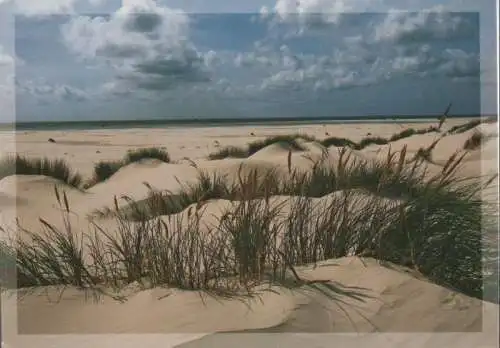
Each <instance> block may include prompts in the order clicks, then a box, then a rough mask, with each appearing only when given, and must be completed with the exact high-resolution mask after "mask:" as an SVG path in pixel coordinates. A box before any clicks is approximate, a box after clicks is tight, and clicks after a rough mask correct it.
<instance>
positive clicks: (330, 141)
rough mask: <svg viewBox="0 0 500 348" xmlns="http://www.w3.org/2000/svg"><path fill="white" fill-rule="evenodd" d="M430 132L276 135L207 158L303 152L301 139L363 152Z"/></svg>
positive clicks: (230, 148)
mask: <svg viewBox="0 0 500 348" xmlns="http://www.w3.org/2000/svg"><path fill="white" fill-rule="evenodd" d="M432 132H439V129H438V128H437V127H434V126H431V127H428V128H423V129H414V128H409V129H405V130H403V131H401V132H400V133H397V134H394V135H393V136H391V137H390V138H389V139H386V138H382V137H373V136H369V137H366V138H363V139H361V141H359V142H355V141H352V140H350V139H347V138H342V137H336V136H331V137H328V138H325V139H322V140H319V139H317V138H315V137H314V136H310V135H307V134H288V135H277V136H273V137H268V138H266V139H263V140H256V141H253V142H251V143H249V144H248V145H247V147H246V148H244V147H236V146H227V147H224V148H222V149H220V150H218V151H215V152H213V153H211V154H209V156H208V158H209V159H210V160H218V159H224V158H247V157H250V156H251V155H253V154H255V153H256V152H258V151H260V150H262V149H263V148H265V147H266V146H269V145H272V144H275V143H283V144H287V145H289V146H290V148H291V149H292V150H294V151H305V150H307V149H306V148H305V147H304V146H303V145H302V144H300V143H299V142H298V140H299V139H303V140H305V141H309V142H317V143H319V144H321V145H322V146H324V147H330V146H335V147H349V148H351V149H354V150H363V149H364V148H366V147H367V146H370V145H387V144H389V143H391V142H393V141H397V140H401V139H404V138H408V137H411V136H413V135H420V134H427V133H432Z"/></svg>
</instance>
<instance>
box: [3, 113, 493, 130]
mask: <svg viewBox="0 0 500 348" xmlns="http://www.w3.org/2000/svg"><path fill="white" fill-rule="evenodd" d="M440 117H441V115H424V116H417V115H408V116H380V115H377V116H372V115H369V116H354V117H353V116H349V117H339V116H336V117H331V118H326V117H303V118H297V117H293V118H292V117H276V118H246V119H242V118H218V119H215V118H214V119H209V118H183V119H179V118H177V119H150V120H139V119H138V120H92V121H47V122H16V123H15V124H12V123H9V124H8V123H3V124H1V123H0V130H14V129H15V130H17V131H27V130H95V129H130V128H179V127H238V126H242V125H255V126H265V125H269V126H283V125H303V124H348V123H408V122H412V123H428V122H429V121H431V122H432V121H435V120H437V119H439V118H440ZM479 117H484V116H477V115H460V116H448V118H450V119H452V118H467V119H472V118H479Z"/></svg>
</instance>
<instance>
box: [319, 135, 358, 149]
mask: <svg viewBox="0 0 500 348" xmlns="http://www.w3.org/2000/svg"><path fill="white" fill-rule="evenodd" d="M320 143H321V145H323V146H324V147H330V146H335V147H351V148H353V149H354V148H357V144H356V143H355V142H354V141H352V140H349V139H346V138H338V137H328V138H326V139H323V140H322V141H321V142H320Z"/></svg>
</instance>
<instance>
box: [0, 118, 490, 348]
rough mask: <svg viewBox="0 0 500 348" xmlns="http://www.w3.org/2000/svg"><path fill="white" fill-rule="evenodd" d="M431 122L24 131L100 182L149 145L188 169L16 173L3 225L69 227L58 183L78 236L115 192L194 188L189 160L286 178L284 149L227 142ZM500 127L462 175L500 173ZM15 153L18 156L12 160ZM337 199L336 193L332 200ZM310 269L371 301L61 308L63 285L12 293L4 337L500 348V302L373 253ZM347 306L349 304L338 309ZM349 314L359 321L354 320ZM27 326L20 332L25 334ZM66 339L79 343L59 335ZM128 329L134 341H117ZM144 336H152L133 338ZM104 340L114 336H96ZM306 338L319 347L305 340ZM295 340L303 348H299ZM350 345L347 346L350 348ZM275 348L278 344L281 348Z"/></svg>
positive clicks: (179, 297)
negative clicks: (245, 336) (86, 181)
mask: <svg viewBox="0 0 500 348" xmlns="http://www.w3.org/2000/svg"><path fill="white" fill-rule="evenodd" d="M465 122H466V121H464V120H451V121H449V122H447V124H446V125H445V127H451V126H453V125H455V124H461V123H465ZM429 125H430V124H404V125H398V124H352V125H326V126H323V125H301V126H286V127H285V126H284V127H256V126H246V127H211V128H177V129H141V130H92V131H50V132H48V131H29V132H19V133H18V134H17V137H16V144H15V145H16V147H17V148H16V151H17V153H20V154H25V155H28V156H33V157H37V156H48V157H51V158H64V159H66V160H67V161H68V162H69V164H70V165H71V166H72V167H73V168H75V169H77V170H78V171H79V172H81V173H83V174H84V175H85V177H86V178H90V177H91V174H92V171H93V165H94V163H96V162H98V161H101V160H116V159H120V158H121V157H122V156H123V155H124V154H125V153H126V151H127V150H128V149H133V148H137V147H150V146H159V147H161V146H164V147H166V149H167V150H168V152H169V153H170V155H171V157H172V159H173V160H174V161H176V163H173V164H165V163H161V162H158V161H152V160H145V161H142V162H140V163H135V164H132V165H129V166H127V167H124V168H122V169H121V170H120V171H119V172H117V173H116V174H115V175H113V176H112V177H111V178H110V179H109V180H107V181H105V182H103V183H100V184H97V185H95V186H93V187H91V188H90V189H88V190H86V191H83V192H82V191H78V190H76V189H73V188H70V187H67V186H64V185H62V186H61V184H60V183H59V182H57V180H54V179H51V178H47V177H42V176H22V175H18V176H10V177H6V178H4V179H1V180H0V209H1V213H0V223H2V226H7V227H8V226H11V227H12V226H13V225H12V224H13V223H14V221H15V218H16V217H18V218H19V219H20V221H21V223H22V224H23V226H25V227H27V228H29V229H31V230H36V229H37V228H38V227H39V226H40V224H39V221H38V218H39V217H43V218H44V219H46V220H47V221H50V222H51V223H53V224H54V225H56V226H61V218H60V216H61V212H60V211H59V209H58V207H57V204H56V201H55V198H54V185H56V184H57V185H59V187H64V190H65V192H66V193H67V195H68V198H69V201H70V206H71V209H72V211H73V212H74V213H75V214H74V215H73V216H72V222H73V223H74V224H75V226H77V229H76V230H80V231H81V230H85V229H87V228H88V227H89V223H88V222H87V221H86V219H85V217H86V216H87V215H88V214H91V213H92V212H94V210H95V209H98V208H103V207H110V206H111V205H112V204H113V201H114V197H115V196H118V197H119V196H121V195H126V196H130V197H132V198H134V199H135V200H141V199H145V198H147V195H148V188H147V187H146V186H145V185H144V184H143V183H144V182H146V183H148V184H150V185H151V186H153V187H154V188H157V189H159V190H168V191H170V192H172V193H173V194H175V193H176V192H178V191H179V190H180V189H181V188H182V185H183V184H189V183H193V182H195V181H196V179H197V175H198V171H197V169H196V168H194V167H193V166H192V165H191V164H190V163H189V162H188V161H185V160H184V161H183V160H182V159H183V158H185V157H188V158H190V159H191V160H193V161H194V162H196V165H197V167H198V168H199V169H202V170H205V171H207V172H213V171H218V172H221V173H225V174H229V175H230V176H232V178H233V179H234V180H237V176H238V169H239V167H240V165H241V163H242V162H243V163H245V167H243V170H244V172H246V173H248V172H249V171H250V170H251V169H259V170H263V169H266V168H273V167H275V166H278V170H280V171H282V173H283V175H286V172H287V150H286V149H284V148H283V147H280V146H278V145H272V146H269V147H268V148H265V149H263V150H261V151H259V152H258V153H256V154H254V155H253V156H251V157H250V158H249V159H247V160H239V159H224V160H218V161H208V160H206V156H207V155H208V154H209V153H210V152H212V151H214V150H216V149H217V147H223V146H226V145H235V146H241V145H244V144H246V143H248V142H250V141H252V140H255V139H258V138H264V137H267V136H269V135H276V134H289V133H296V132H300V133H305V134H309V135H313V136H316V137H318V138H325V137H327V136H326V135H325V134H326V132H328V133H329V135H330V136H339V137H346V138H349V139H352V140H355V141H359V140H360V139H361V138H363V137H365V136H366V135H367V134H368V133H371V135H372V136H382V137H390V136H391V135H392V134H394V133H397V132H400V131H401V130H403V129H405V128H409V127H413V128H426V127H428V126H429ZM496 126H497V125H496V124H489V125H481V126H480V127H478V128H480V129H481V130H482V131H484V132H487V133H488V134H492V135H493V136H495V137H494V138H492V139H490V140H489V141H488V142H487V143H486V144H484V145H483V146H482V150H475V151H473V152H471V153H470V154H469V155H468V156H467V157H466V159H465V162H464V164H463V166H462V168H461V169H460V171H459V175H463V176H464V177H465V176H471V175H473V176H477V175H479V174H481V173H483V174H492V173H497V170H498V169H497V168H498V167H497V165H496V163H497V158H498V157H496V156H497V153H498V152H497V151H498V149H497V143H498V132H497V131H496ZM251 132H254V133H255V134H256V136H251V135H250V133H251ZM472 132H473V131H468V132H466V133H463V134H458V135H451V136H447V137H444V138H443V139H441V140H440V142H439V143H438V145H437V146H436V148H435V150H434V151H433V157H432V158H433V161H434V162H435V164H434V165H430V168H431V171H433V172H436V171H439V170H441V169H442V165H443V164H444V163H446V160H447V159H448V158H449V156H450V155H452V154H453V153H454V152H455V151H456V150H457V149H461V148H462V147H463V144H464V142H465V141H466V140H467V138H468V137H470V135H471V134H472ZM437 136H438V134H437V133H431V134H426V135H416V136H413V137H410V138H407V139H403V140H400V141H397V142H394V143H392V144H391V145H390V148H391V150H392V151H397V150H400V149H401V148H402V147H403V146H404V145H406V146H407V149H408V153H409V155H411V154H412V153H415V152H416V151H418V149H419V148H421V147H425V146H428V145H430V144H431V143H432V142H433V141H434V140H435V139H436V137H437ZM48 138H53V139H55V140H56V143H49V142H48V141H47V139H48ZM2 141H3V142H6V143H7V145H8V147H4V148H12V146H13V143H12V138H10V143H9V136H8V134H6V133H4V134H0V142H2ZM216 141H217V142H218V143H216ZM218 144H219V145H218ZM307 146H308V147H309V151H308V152H307V153H301V152H294V153H293V154H292V163H293V166H294V167H296V168H299V169H306V168H308V167H309V166H310V164H311V162H310V160H309V159H308V158H307V157H313V158H319V157H320V156H321V154H322V150H323V149H322V148H321V146H318V145H317V144H312V143H310V144H308V145H307ZM388 149H389V146H387V145H384V146H376V145H375V146H370V147H368V148H366V149H364V150H362V151H353V156H354V157H361V158H379V159H383V158H385V157H386V156H387V150H388ZM332 150H333V151H332ZM6 154H8V153H4V154H3V155H6ZM336 160H338V152H337V151H336V149H332V148H331V149H330V153H329V161H331V162H332V163H336ZM481 170H482V172H481ZM497 188H498V181H496V183H495V185H493V188H492V189H490V190H489V191H488V192H487V194H488V196H487V197H488V200H490V201H492V202H496V201H497V199H498V195H497V194H495V192H497V191H494V190H497ZM485 195H486V194H485ZM485 197H486V196H485ZM275 199H279V198H278V197H277V198H275ZM326 199H328V197H324V198H321V199H320V200H326ZM15 203H17V206H16V205H15ZM120 204H122V205H124V204H125V201H120ZM230 204H231V203H230V202H228V201H224V200H214V201H211V202H209V203H208V204H207V205H206V206H205V209H207V210H208V212H209V213H211V214H212V216H217V214H219V215H220V212H221V210H222V208H223V207H224V206H228V205H230ZM16 208H17V209H16ZM355 208H356V209H362V208H363V207H362V206H358V207H354V208H353V209H355ZM186 212H187V209H186V210H185V211H184V212H183V213H181V214H186ZM207 215H210V214H207ZM101 223H102V224H103V226H104V227H106V228H109V229H113V228H115V226H116V224H115V222H114V221H113V220H111V219H107V220H103V221H101ZM300 273H301V275H302V276H303V277H305V278H307V279H311V280H313V279H321V280H330V281H331V282H333V283H332V284H335V285H338V286H340V287H346V288H351V290H352V288H353V287H358V288H359V289H358V290H356V291H358V292H360V298H361V299H360V300H357V299H353V298H350V297H349V296H347V295H345V294H344V295H338V299H339V300H340V302H333V301H331V300H327V299H326V298H325V297H322V296H319V295H317V294H315V295H311V296H305V295H304V294H301V293H297V292H293V293H292V292H290V291H289V290H284V289H278V288H276V289H275V290H276V291H277V292H276V293H273V292H265V293H263V294H262V298H261V299H262V302H260V301H259V300H254V301H253V302H252V303H251V306H250V307H248V306H247V305H246V304H244V303H243V302H240V301H237V300H215V299H213V298H210V297H207V298H204V300H202V297H200V294H198V293H196V292H185V291H179V290H175V289H149V290H142V291H138V292H137V291H135V292H134V290H133V287H131V289H130V291H132V292H131V293H132V295H131V296H130V298H129V300H128V301H127V302H126V303H124V304H120V303H116V302H115V301H114V300H112V299H110V298H107V297H102V298H101V302H100V303H99V304H93V303H92V302H89V301H85V295H84V294H83V293H82V292H80V291H78V290H76V289H71V288H70V289H67V290H66V291H65V292H64V293H63V294H62V295H61V296H60V299H61V301H60V302H59V303H57V304H53V303H51V301H49V298H50V299H54V298H58V297H59V295H58V290H56V289H53V288H44V289H38V290H37V291H36V292H35V293H30V294H25V295H24V296H22V298H21V299H20V300H19V301H17V300H16V297H15V296H13V297H7V296H6V295H4V296H3V297H2V313H3V314H4V316H3V317H4V318H6V319H4V322H3V325H4V337H5V338H4V341H6V342H7V344H8V345H7V346H9V347H21V346H22V347H62V346H75V347H88V346H99V347H128V346H130V347H132V346H134V347H136V346H142V347H160V346H161V347H168V346H175V345H177V344H180V343H182V342H185V341H190V340H194V339H196V338H198V337H201V336H204V335H208V334H210V333H214V332H223V331H242V330H250V329H265V328H272V327H277V326H279V327H280V329H279V330H278V331H281V332H306V333H307V332H309V333H311V332H321V333H323V334H324V333H339V332H351V333H352V332H356V329H357V330H358V331H360V332H365V333H366V332H369V333H374V332H377V331H378V332H382V333H395V332H399V333H407V334H404V335H403V334H400V335H399V336H394V337H395V338H392V339H390V340H389V341H388V338H387V337H386V336H383V337H382V336H380V334H378V336H377V335H375V334H370V335H368V336H363V337H358V338H356V339H354V338H353V337H352V336H334V337H333V336H331V338H329V339H328V340H326V341H325V342H322V341H321V337H323V338H325V337H326V336H320V335H311V336H304V335H305V334H300V335H299V334H296V335H294V336H292V335H291V334H280V335H279V336H280V337H281V338H280V339H281V341H280V344H286V345H287V346H291V347H293V346H297V347H298V346H301V347H302V346H318V347H327V346H332V345H331V344H332V341H335V342H337V343H338V344H339V345H335V346H342V347H345V346H358V344H361V346H363V345H365V344H368V343H370V344H374V345H375V346H380V347H382V346H383V347H388V346H389V347H392V346H394V347H396V346H398V347H399V346H405V347H406V346H415V347H417V346H419V347H420V346H423V345H422V341H421V340H422V339H425V338H424V337H425V336H426V335H425V334H414V335H411V334H409V333H410V332H413V333H416V332H434V333H437V332H450V331H456V332H459V331H463V332H477V331H482V333H468V334H465V333H463V334H458V333H457V334H448V336H441V338H435V337H434V338H432V337H428V339H431V342H432V343H429V344H430V346H434V345H436V346H437V344H438V343H439V344H445V345H446V344H448V343H450V344H451V343H453V344H455V345H458V346H464V347H465V346H468V347H470V346H478V347H479V346H482V347H490V346H492V347H493V346H494V345H496V344H497V343H498V339H497V338H498V336H497V332H496V330H497V325H498V306H497V305H493V304H490V303H482V302H481V301H478V300H475V299H472V298H469V297H467V296H464V295H461V294H456V293H454V292H453V291H451V290H447V289H444V288H441V287H439V286H437V285H434V284H431V283H429V282H427V281H426V280H423V279H419V278H418V277H416V276H415V275H414V274H412V273H411V272H408V271H407V270H405V269H402V268H399V267H396V268H394V267H392V268H388V267H386V266H383V265H380V264H379V263H378V262H376V261H375V260H373V259H369V258H365V259H358V258H354V257H349V258H343V259H340V260H330V261H327V262H324V263H323V264H322V265H321V267H317V268H315V269H312V268H310V267H303V268H300ZM40 294H41V295H40ZM165 294H169V296H167V297H165V298H163V299H161V300H158V297H161V296H164V295H165ZM342 303H343V304H342ZM339 304H341V305H342V307H343V309H341V308H339V307H338V305H339ZM16 306H17V307H18V311H17V312H16V310H15V308H16ZM344 310H345V311H347V313H348V314H349V316H346V313H344ZM483 312H484V313H483ZM348 317H349V318H348ZM16 318H17V319H18V320H16ZM481 318H482V320H481ZM16 330H18V331H19V334H16V333H15V332H16ZM63 333H64V334H70V333H71V334H74V335H76V336H57V334H63ZM118 333H119V334H122V336H115V335H114V334H118ZM140 333H142V335H138V336H128V335H132V334H140ZM198 333H203V334H198ZM94 334H106V335H101V336H93V335H94ZM123 334H127V335H123ZM146 334H147V335H146ZM164 334H168V335H164ZM50 335H56V336H50ZM442 335H445V334H442ZM118 337H120V338H118ZM231 337H233V338H231ZM258 337H259V336H258V335H256V334H254V336H253V338H252V339H251V340H253V341H249V342H253V343H248V345H244V344H243V341H242V340H241V339H238V338H234V336H230V335H228V336H219V335H210V336H206V337H204V338H203V339H202V340H201V341H193V342H191V343H189V344H186V345H185V347H190V346H192V347H205V346H214V347H215V346H217V347H226V346H227V347H233V346H235V345H237V346H245V347H247V346H248V347H249V346H261V345H262V344H263V343H262V342H260V341H259V338H258ZM266 337H268V336H266ZM307 337H308V338H307ZM336 337H341V338H339V339H341V340H343V341H337V338H336ZM349 337H350V338H349ZM370 337H371V338H370ZM391 337H392V336H391ZM306 338H307V339H309V341H305V339H306ZM118 339H120V343H118V341H117V340H118ZM126 340H127V341H128V342H129V343H128V344H127V345H126V344H125V343H124V342H125V341H126ZM272 340H273V338H268V340H267V341H265V342H275V341H272ZM294 340H295V345H292V344H293V343H292V341H294ZM418 340H420V341H418ZM432 340H434V341H432ZM97 342H98V343H97ZM306 342H309V343H306ZM339 342H344V343H343V344H342V345H340V343H339ZM417 343H419V344H417ZM267 344H269V343H267ZM274 344H275V345H274V346H276V344H278V343H274Z"/></svg>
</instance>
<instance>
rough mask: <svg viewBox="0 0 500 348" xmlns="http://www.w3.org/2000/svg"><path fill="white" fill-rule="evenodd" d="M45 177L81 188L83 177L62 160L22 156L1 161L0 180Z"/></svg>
mask: <svg viewBox="0 0 500 348" xmlns="http://www.w3.org/2000/svg"><path fill="white" fill-rule="evenodd" d="M15 174H18V175H45V176H49V177H52V178H55V179H58V180H61V181H62V182H64V183H66V184H68V185H70V186H73V187H76V188H80V186H81V184H82V177H81V175H80V174H78V173H76V172H74V171H73V170H71V168H70V167H69V165H68V164H67V163H66V161H64V160H62V159H54V160H53V159H48V158H28V157H24V156H21V155H16V156H12V157H7V158H4V159H3V160H2V161H0V178H4V177H6V176H10V175H15Z"/></svg>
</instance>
